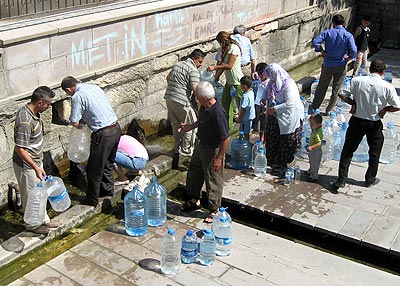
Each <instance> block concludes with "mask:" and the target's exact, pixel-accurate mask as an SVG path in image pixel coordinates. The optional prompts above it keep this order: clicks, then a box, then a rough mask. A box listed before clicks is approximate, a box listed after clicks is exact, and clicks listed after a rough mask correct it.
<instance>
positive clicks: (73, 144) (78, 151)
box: [67, 125, 91, 163]
mask: <svg viewBox="0 0 400 286" xmlns="http://www.w3.org/2000/svg"><path fill="white" fill-rule="evenodd" d="M90 134H91V131H90V129H89V128H88V127H87V125H84V126H83V127H82V128H75V127H72V129H71V133H70V135H69V147H68V152H67V156H68V159H69V160H71V161H72V162H75V163H82V162H85V161H87V159H89V155H90Z"/></svg>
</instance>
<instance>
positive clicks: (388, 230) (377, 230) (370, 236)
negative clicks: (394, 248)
mask: <svg viewBox="0 0 400 286" xmlns="http://www.w3.org/2000/svg"><path fill="white" fill-rule="evenodd" d="M399 229H400V220H398V219H394V218H390V217H385V216H378V217H377V218H376V219H375V221H374V222H373V224H372V225H371V227H370V228H369V229H368V231H367V232H366V233H365V235H364V237H363V238H362V243H363V244H366V245H368V246H370V247H373V248H377V249H381V250H382V249H383V250H386V251H389V249H390V248H391V244H392V242H393V241H394V239H395V237H396V235H397V233H398V232H399ZM383 234H384V235H383Z"/></svg>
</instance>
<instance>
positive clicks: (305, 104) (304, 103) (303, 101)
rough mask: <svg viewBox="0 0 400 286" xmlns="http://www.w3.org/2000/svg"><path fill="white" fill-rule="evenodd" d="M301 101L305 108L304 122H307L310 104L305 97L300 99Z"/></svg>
mask: <svg viewBox="0 0 400 286" xmlns="http://www.w3.org/2000/svg"><path fill="white" fill-rule="evenodd" d="M300 99H301V103H302V104H303V107H304V120H307V117H308V108H309V104H308V102H307V100H306V99H305V98H304V96H302V97H300Z"/></svg>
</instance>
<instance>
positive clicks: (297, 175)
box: [294, 166, 301, 183]
mask: <svg viewBox="0 0 400 286" xmlns="http://www.w3.org/2000/svg"><path fill="white" fill-rule="evenodd" d="M294 180H295V181H296V183H298V182H300V180H301V169H300V166H296V169H295V173H294Z"/></svg>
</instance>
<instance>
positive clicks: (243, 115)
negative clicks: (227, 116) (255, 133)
mask: <svg viewBox="0 0 400 286" xmlns="http://www.w3.org/2000/svg"><path fill="white" fill-rule="evenodd" d="M251 83H252V80H251V77H250V76H248V75H246V76H244V77H242V78H241V79H240V87H241V88H242V90H243V95H242V99H241V100H240V111H239V116H238V118H236V120H235V122H236V123H240V129H239V130H240V131H243V133H244V138H245V139H247V140H250V128H251V123H252V121H253V119H254V118H255V117H256V112H255V109H254V93H253V90H252V89H251Z"/></svg>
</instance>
